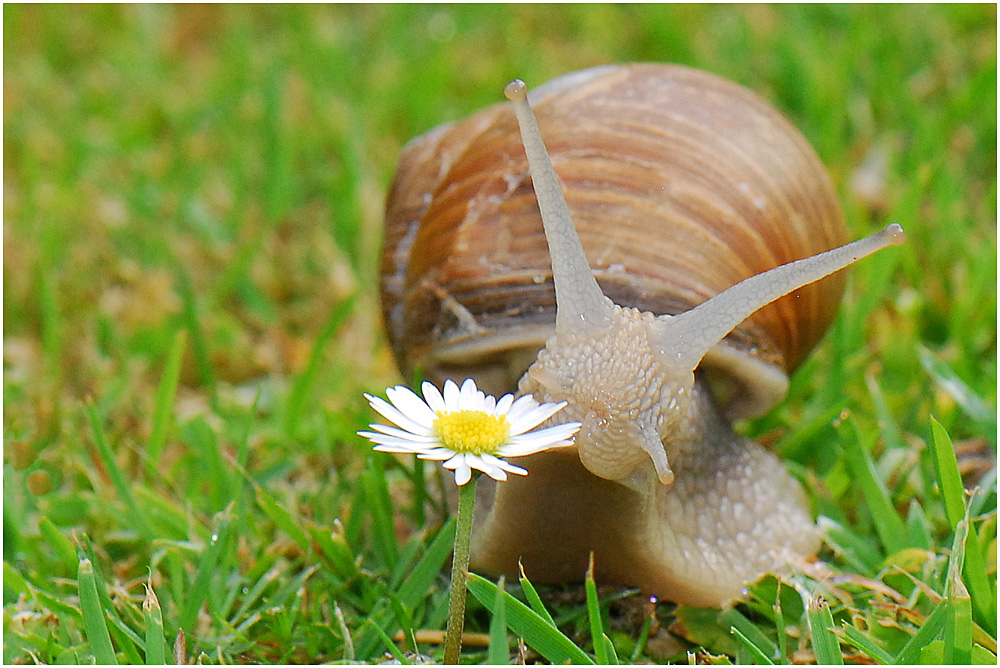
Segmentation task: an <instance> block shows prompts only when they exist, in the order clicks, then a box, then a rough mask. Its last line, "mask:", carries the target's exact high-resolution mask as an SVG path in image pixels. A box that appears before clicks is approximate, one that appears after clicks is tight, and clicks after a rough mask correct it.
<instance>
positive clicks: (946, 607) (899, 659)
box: [892, 599, 951, 665]
mask: <svg viewBox="0 0 1000 668" xmlns="http://www.w3.org/2000/svg"><path fill="white" fill-rule="evenodd" d="M950 609H951V605H950V604H949V603H948V601H947V599H946V600H944V601H941V602H940V603H939V604H938V605H937V607H936V608H935V609H934V612H932V613H931V614H930V615H929V616H928V617H927V619H925V620H924V624H923V626H921V627H920V629H919V630H918V631H917V632H916V633H914V634H913V637H912V638H910V639H909V640H908V641H907V642H906V644H905V645H903V649H901V650H899V654H897V655H896V656H895V657H894V658H893V660H892V663H894V664H897V665H901V664H902V665H906V664H913V663H918V662H919V661H920V650H922V649H923V648H924V647H927V646H928V645H930V644H931V641H932V640H934V639H935V638H937V635H938V633H939V632H940V631H941V629H943V628H944V625H945V620H946V618H947V617H948V615H949V614H950Z"/></svg>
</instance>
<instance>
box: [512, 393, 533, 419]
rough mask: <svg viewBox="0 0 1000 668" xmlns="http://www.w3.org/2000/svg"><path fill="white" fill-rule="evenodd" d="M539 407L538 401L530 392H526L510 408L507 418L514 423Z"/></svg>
mask: <svg viewBox="0 0 1000 668" xmlns="http://www.w3.org/2000/svg"><path fill="white" fill-rule="evenodd" d="M536 408H538V402H537V401H535V398H534V397H533V396H531V395H530V394H525V395H523V396H520V397H518V398H517V399H515V400H514V403H513V404H512V405H511V407H510V410H509V411H507V420H508V421H509V422H511V423H512V424H513V423H514V422H517V421H520V420H521V418H522V417H523V416H524V415H526V414H528V413H530V412H531V411H533V410H535V409H536Z"/></svg>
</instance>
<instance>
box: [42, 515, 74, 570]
mask: <svg viewBox="0 0 1000 668" xmlns="http://www.w3.org/2000/svg"><path fill="white" fill-rule="evenodd" d="M38 532H39V533H40V534H42V538H44V539H45V542H46V543H48V544H49V546H50V547H51V548H52V549H53V550H55V553H56V554H57V555H58V556H59V561H61V562H62V563H63V564H65V565H66V567H67V568H68V569H69V570H70V572H72V570H73V567H74V566H76V567H77V568H79V557H77V556H76V549H75V548H74V547H73V543H71V542H70V540H69V538H67V537H66V536H65V535H64V534H63V532H62V531H60V530H59V529H57V528H56V525H55V524H53V523H52V520H50V519H49V518H48V517H42V518H41V519H39V520H38Z"/></svg>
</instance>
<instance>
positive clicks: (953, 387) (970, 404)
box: [920, 347, 997, 448]
mask: <svg viewBox="0 0 1000 668" xmlns="http://www.w3.org/2000/svg"><path fill="white" fill-rule="evenodd" d="M920 363H921V364H922V365H923V367H924V369H926V370H927V373H928V374H930V376H931V378H933V379H934V381H935V382H936V383H937V384H938V385H939V386H940V387H941V389H943V390H944V391H945V392H947V393H948V394H950V395H951V397H952V398H953V399H954V400H955V403H957V404H958V405H959V406H961V407H962V410H963V411H965V414H966V415H968V416H969V417H971V418H972V419H973V420H974V421H975V422H977V423H978V424H979V426H980V427H981V428H982V432H983V435H985V436H986V438H988V439H989V440H990V442H991V443H992V444H993V447H994V448H995V447H996V445H997V411H996V408H990V406H989V405H987V403H986V402H985V401H983V400H982V399H981V398H980V397H979V396H978V395H977V394H976V393H975V392H973V391H972V390H971V389H970V388H969V386H968V385H966V384H965V383H964V382H962V379H961V378H959V377H958V375H956V374H955V372H954V371H952V370H951V367H949V366H948V365H947V364H945V363H944V362H941V361H939V360H937V359H935V358H934V355H933V354H932V353H931V351H929V350H927V349H926V348H924V347H920Z"/></svg>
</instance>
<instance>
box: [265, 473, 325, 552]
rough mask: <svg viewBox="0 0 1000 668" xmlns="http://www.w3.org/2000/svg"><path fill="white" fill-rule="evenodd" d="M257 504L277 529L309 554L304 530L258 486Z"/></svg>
mask: <svg viewBox="0 0 1000 668" xmlns="http://www.w3.org/2000/svg"><path fill="white" fill-rule="evenodd" d="M255 491H256V492H257V504H258V505H259V506H260V508H261V510H263V511H264V514H266V515H267V516H268V517H270V518H271V521H272V522H274V523H275V524H276V525H277V526H278V528H279V529H281V530H282V531H284V532H285V533H286V534H288V535H289V536H290V537H291V539H292V540H294V541H295V543H296V544H297V545H298V546H299V547H300V548H302V551H303V552H305V553H306V554H309V553H310V552H311V551H312V550H311V547H312V546H311V544H310V542H309V536H308V535H306V532H305V531H304V530H303V529H302V527H300V526H299V525H298V524H296V523H295V520H294V519H293V518H292V515H291V513H289V512H288V511H287V510H285V509H284V508H282V507H281V506H279V505H278V503H277V502H276V501H275V500H274V499H272V498H271V496H270V495H269V494H268V493H267V492H265V491H264V490H263V489H261V488H260V487H257V488H256V490H255Z"/></svg>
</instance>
